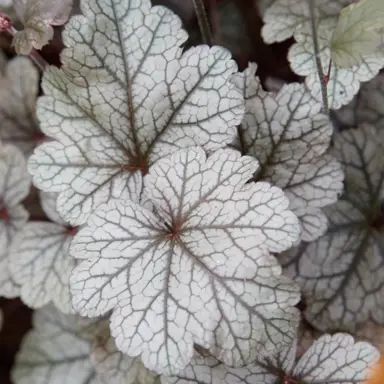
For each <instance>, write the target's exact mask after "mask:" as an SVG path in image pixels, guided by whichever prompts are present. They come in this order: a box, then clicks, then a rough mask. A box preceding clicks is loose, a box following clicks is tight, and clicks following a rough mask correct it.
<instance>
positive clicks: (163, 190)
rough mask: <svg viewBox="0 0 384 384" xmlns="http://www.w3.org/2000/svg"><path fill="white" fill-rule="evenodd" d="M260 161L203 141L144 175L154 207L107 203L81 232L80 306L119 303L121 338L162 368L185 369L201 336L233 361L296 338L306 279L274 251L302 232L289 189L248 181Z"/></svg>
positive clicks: (102, 307)
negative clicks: (284, 271)
mask: <svg viewBox="0 0 384 384" xmlns="http://www.w3.org/2000/svg"><path fill="white" fill-rule="evenodd" d="M255 169H257V161H256V160H254V159H253V158H251V157H248V156H245V157H240V153H239V152H237V151H235V150H232V149H225V150H223V149H222V150H218V151H216V152H215V153H214V154H213V155H211V156H210V157H209V158H208V159H207V158H206V155H205V153H204V151H203V150H202V149H200V148H193V149H189V150H181V151H178V152H177V153H175V154H174V155H172V156H170V157H169V158H166V159H162V160H159V161H158V162H156V164H155V165H153V166H152V167H151V168H150V170H149V174H148V175H146V176H145V179H144V182H145V194H146V195H147V196H148V198H149V199H150V200H151V202H152V204H153V205H154V211H155V212H157V214H154V213H152V212H151V211H149V210H146V209H145V208H143V207H141V206H139V205H138V204H136V203H133V202H126V203H124V202H121V200H119V201H118V202H117V203H116V204H111V205H103V206H101V207H100V209H99V210H97V211H96V212H95V213H94V214H93V215H92V216H91V217H90V220H89V222H88V227H86V228H84V229H82V230H81V231H80V232H79V234H78V235H77V236H76V237H75V239H74V241H73V243H72V246H71V251H72V254H73V255H74V256H76V257H78V258H87V260H85V261H84V262H82V263H81V264H80V265H79V266H78V267H76V268H75V270H74V273H73V275H72V277H71V291H72V294H73V304H74V307H75V309H76V310H77V311H79V313H80V314H82V315H87V316H98V315H100V314H103V313H105V312H107V311H109V310H111V309H113V314H112V317H111V333H112V335H113V336H114V337H115V339H116V345H117V347H118V348H119V350H121V351H123V352H124V353H126V354H128V355H130V356H138V355H141V357H142V360H143V362H144V364H145V366H146V367H148V368H149V369H151V370H152V371H155V372H158V373H164V374H174V373H177V372H178V371H180V370H181V369H183V368H184V367H185V366H186V365H187V364H188V362H189V361H190V359H191V358H192V355H193V343H196V344H198V345H200V346H202V347H203V348H207V349H208V348H210V350H211V352H212V354H214V355H216V356H218V357H219V358H220V359H222V360H224V361H225V362H226V363H227V364H228V365H241V364H244V363H246V362H248V361H251V360H253V359H254V358H255V356H256V355H257V354H262V353H269V352H273V350H274V349H276V348H277V349H279V348H281V347H283V346H284V345H286V344H287V343H290V342H291V338H292V333H293V332H294V330H295V327H296V325H297V324H296V323H297V312H296V310H295V309H294V308H292V306H293V305H294V304H295V303H296V302H297V300H298V296H299V295H298V291H297V287H296V286H295V285H294V284H292V282H291V281H290V280H288V279H286V278H284V277H282V276H280V273H281V268H280V266H279V264H278V263H277V261H276V259H275V258H274V257H273V256H272V255H270V252H281V251H282V250H283V249H287V248H289V247H290V246H291V245H292V244H293V243H294V242H296V241H297V239H298V237H299V234H300V229H299V222H298V220H297V218H296V217H295V216H294V215H293V214H292V213H291V212H290V211H288V210H287V208H288V200H287V199H286V197H285V196H284V195H283V193H282V191H281V190H280V189H279V188H277V187H272V186H270V185H269V184H268V183H265V182H260V183H256V184H255V183H251V184H246V182H247V181H248V180H249V179H250V178H251V176H252V173H253V172H254V170H255Z"/></svg>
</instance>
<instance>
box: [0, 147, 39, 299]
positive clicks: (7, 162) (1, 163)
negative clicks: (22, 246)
mask: <svg viewBox="0 0 384 384" xmlns="http://www.w3.org/2000/svg"><path fill="white" fill-rule="evenodd" d="M30 183H31V180H30V176H29V174H28V172H27V166H26V163H25V160H24V156H23V154H22V153H21V152H20V151H19V150H18V149H17V148H16V147H14V146H13V145H3V144H0V202H1V203H0V296H6V297H14V296H16V295H17V294H18V292H19V287H18V286H17V285H16V284H15V282H14V281H13V279H12V278H11V275H10V271H9V255H8V248H9V246H10V245H11V243H12V240H13V238H14V236H15V234H16V233H17V231H19V230H20V229H21V228H22V227H23V226H24V225H25V223H26V222H27V220H28V213H27V211H26V210H25V209H24V207H23V206H22V205H21V204H20V203H21V201H22V200H23V199H24V198H25V197H26V196H27V195H28V192H29V187H30Z"/></svg>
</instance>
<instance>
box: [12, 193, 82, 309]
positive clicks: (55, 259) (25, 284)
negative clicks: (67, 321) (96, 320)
mask: <svg viewBox="0 0 384 384" xmlns="http://www.w3.org/2000/svg"><path fill="white" fill-rule="evenodd" d="M41 202H42V207H43V209H44V212H45V214H46V215H47V216H48V218H50V219H51V220H52V221H53V222H44V221H30V222H28V223H27V224H26V225H25V226H24V227H23V229H22V230H20V231H19V232H18V233H17V234H16V236H15V238H14V242H13V246H12V247H11V249H10V252H9V256H8V257H9V268H10V271H11V275H12V278H13V280H14V281H15V282H16V283H17V284H18V285H19V286H20V289H21V291H20V297H21V299H22V300H23V302H24V303H25V304H27V305H28V306H30V307H32V308H41V307H43V306H44V305H46V304H48V303H49V302H53V303H54V305H55V306H56V307H57V308H58V309H59V310H60V311H62V312H63V313H73V312H74V311H73V309H72V306H71V297H70V292H69V277H70V274H71V272H72V270H73V268H74V267H75V265H76V263H75V259H73V258H72V256H70V255H69V245H70V243H71V241H72V238H73V234H74V230H73V229H72V228H70V227H68V226H67V225H66V224H65V223H64V222H63V221H62V220H61V218H60V217H59V215H58V213H57V212H56V209H55V206H56V196H55V195H48V194H47V193H43V194H42V195H41Z"/></svg>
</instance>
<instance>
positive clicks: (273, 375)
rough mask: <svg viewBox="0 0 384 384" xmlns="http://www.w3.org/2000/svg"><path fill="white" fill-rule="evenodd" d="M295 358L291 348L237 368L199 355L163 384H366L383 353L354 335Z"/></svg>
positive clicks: (326, 341) (324, 341) (325, 340)
mask: <svg viewBox="0 0 384 384" xmlns="http://www.w3.org/2000/svg"><path fill="white" fill-rule="evenodd" d="M294 356H295V347H292V348H291V350H289V351H285V353H281V354H279V355H278V356H277V358H275V359H270V360H262V361H257V362H255V363H254V364H252V365H248V366H246V367H243V368H237V369H235V368H229V367H226V366H225V365H224V364H222V363H220V362H219V361H217V360H216V359H214V358H213V357H210V356H208V357H204V356H202V355H199V354H197V353H196V354H195V356H194V358H193V359H192V360H191V363H190V364H189V365H188V366H187V367H186V369H185V370H183V372H181V373H180V374H179V375H178V376H176V377H169V378H168V377H162V384H187V383H191V384H192V383H196V384H221V383H224V384H239V383H247V384H248V383H249V384H255V383H263V384H279V383H300V384H318V383H335V384H358V383H361V384H363V383H364V382H365V380H366V379H367V377H368V375H369V373H370V369H371V367H372V366H373V364H374V363H375V362H376V361H377V360H378V358H379V356H380V353H379V351H378V350H377V349H376V348H374V347H373V346H372V345H370V344H368V343H364V342H358V343H355V342H354V339H353V337H352V336H350V335H348V334H343V333H338V334H335V335H333V336H330V335H324V336H322V337H321V338H319V339H318V340H317V341H315V342H314V343H313V344H312V346H311V347H310V348H309V350H308V351H307V352H306V353H305V354H304V356H303V357H302V358H301V359H300V360H299V361H298V362H297V363H296V365H295V359H294Z"/></svg>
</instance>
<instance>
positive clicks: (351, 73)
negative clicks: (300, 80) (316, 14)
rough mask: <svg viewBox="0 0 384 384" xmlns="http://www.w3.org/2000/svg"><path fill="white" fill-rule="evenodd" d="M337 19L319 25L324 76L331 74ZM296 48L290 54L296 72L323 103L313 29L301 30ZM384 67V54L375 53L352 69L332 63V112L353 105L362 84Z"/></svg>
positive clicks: (313, 94)
mask: <svg viewBox="0 0 384 384" xmlns="http://www.w3.org/2000/svg"><path fill="white" fill-rule="evenodd" d="M336 22H337V19H336V17H334V18H329V19H326V20H324V21H319V22H317V23H316V29H317V35H318V36H317V37H318V45H319V55H318V58H319V60H320V62H321V65H322V68H323V73H324V74H328V71H329V64H330V60H331V49H330V42H331V36H332V31H333V30H334V28H335V25H336ZM294 37H295V40H296V42H297V43H296V44H293V45H292V46H291V48H290V50H289V53H288V59H289V62H290V65H291V68H292V70H293V71H294V72H295V73H297V74H298V75H300V76H305V84H306V87H307V88H308V89H309V91H310V92H311V94H312V96H313V97H315V98H316V99H317V100H318V101H320V102H321V100H322V94H321V88H322V86H323V84H322V82H323V79H322V80H320V79H319V74H318V70H317V65H316V54H315V49H314V42H313V36H312V32H311V28H310V27H309V26H307V27H302V28H300V29H298V30H297V31H296V33H295V36H294ZM383 66H384V54H383V53H380V52H375V53H373V54H369V55H363V57H362V62H361V63H360V64H358V65H354V66H353V67H352V68H338V67H337V66H336V65H335V63H333V62H331V66H330V71H329V79H328V81H327V85H326V89H327V94H328V104H329V107H330V108H331V109H339V108H341V107H342V106H343V105H346V104H348V103H349V102H351V101H352V99H353V97H354V96H355V95H356V94H357V92H358V91H359V88H360V83H362V82H366V81H369V80H371V79H373V78H374V77H375V76H376V75H377V74H378V73H379V71H380V69H381V68H382V67H383Z"/></svg>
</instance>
